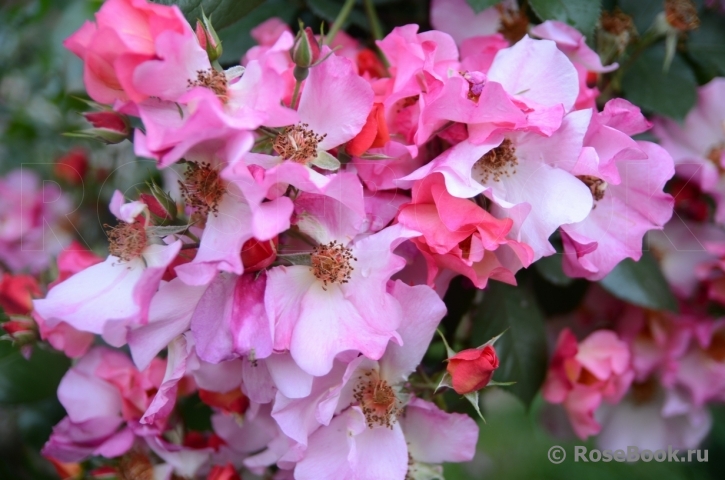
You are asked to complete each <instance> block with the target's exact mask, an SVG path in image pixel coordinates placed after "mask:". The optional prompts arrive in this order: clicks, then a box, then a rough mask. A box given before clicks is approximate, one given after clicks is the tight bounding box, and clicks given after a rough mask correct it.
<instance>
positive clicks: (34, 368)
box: [0, 342, 70, 404]
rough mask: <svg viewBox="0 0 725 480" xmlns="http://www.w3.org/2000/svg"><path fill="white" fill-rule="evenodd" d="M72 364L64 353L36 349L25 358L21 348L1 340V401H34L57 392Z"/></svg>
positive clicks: (2, 402) (10, 402) (14, 402)
mask: <svg viewBox="0 0 725 480" xmlns="http://www.w3.org/2000/svg"><path fill="white" fill-rule="evenodd" d="M69 366H70V360H68V359H67V358H66V357H65V356H64V355H63V354H61V353H57V352H51V351H48V350H43V349H42V348H40V347H35V348H34V349H33V354H32V356H31V357H30V360H26V359H25V358H24V357H23V356H22V355H21V354H20V350H19V349H18V348H15V347H13V346H12V345H11V344H10V343H9V342H0V404H19V403H27V402H34V401H37V400H42V399H44V398H48V397H52V396H54V395H55V393H56V390H57V388H58V384H59V383H60V379H61V378H62V377H63V375H64V374H65V372H66V370H68V367H69Z"/></svg>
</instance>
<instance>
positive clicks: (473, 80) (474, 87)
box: [461, 72, 486, 102]
mask: <svg viewBox="0 0 725 480" xmlns="http://www.w3.org/2000/svg"><path fill="white" fill-rule="evenodd" d="M461 76H462V77H463V78H464V79H465V80H466V81H467V82H468V99H469V100H472V101H474V102H478V99H479V98H480V97H481V92H482V91H483V87H484V86H485V85H486V75H485V74H483V73H481V72H461Z"/></svg>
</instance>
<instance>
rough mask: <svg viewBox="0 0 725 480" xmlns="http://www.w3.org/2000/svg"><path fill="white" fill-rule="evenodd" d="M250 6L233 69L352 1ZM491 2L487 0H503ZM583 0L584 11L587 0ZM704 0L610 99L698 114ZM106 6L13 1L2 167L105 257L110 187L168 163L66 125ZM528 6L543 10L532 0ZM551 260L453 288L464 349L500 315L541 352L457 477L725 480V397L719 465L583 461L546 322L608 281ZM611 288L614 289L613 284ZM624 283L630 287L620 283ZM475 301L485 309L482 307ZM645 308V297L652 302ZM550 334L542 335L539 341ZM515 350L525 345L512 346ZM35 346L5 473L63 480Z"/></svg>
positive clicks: (14, 393) (635, 7)
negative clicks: (265, 39)
mask: <svg viewBox="0 0 725 480" xmlns="http://www.w3.org/2000/svg"><path fill="white" fill-rule="evenodd" d="M160 3H169V2H165V1H164V2H160ZM182 3H183V1H182ZM244 3H245V4H249V8H248V9H247V10H248V11H247V12H246V13H245V14H244V15H243V16H241V18H239V19H238V20H236V21H235V22H233V23H231V24H229V25H227V26H225V27H224V28H223V29H220V30H219V34H220V36H221V38H222V41H223V46H224V54H223V57H222V58H221V63H222V65H224V66H227V65H232V64H235V63H237V62H238V61H239V59H240V58H241V57H242V55H243V54H244V52H245V51H246V50H247V49H248V48H250V47H252V46H253V45H254V42H253V40H252V38H251V37H250V35H249V31H250V30H251V29H252V28H253V27H254V26H256V25H258V24H259V23H261V22H262V21H264V20H266V19H268V18H270V17H273V16H277V17H280V18H282V19H283V20H284V21H285V22H287V23H288V24H290V25H292V26H293V28H294V29H295V30H296V23H297V20H298V19H301V20H302V21H303V22H304V23H305V24H306V25H310V26H313V28H314V29H315V30H316V31H317V30H318V27H317V26H319V25H320V24H321V22H323V21H324V22H327V23H329V22H331V21H332V20H333V19H334V18H335V16H336V15H337V13H338V11H339V9H340V6H341V4H342V2H341V1H337V0H307V1H305V0H266V1H263V0H245V1H244ZM374 3H375V5H376V8H377V12H378V15H379V17H380V23H381V26H382V29H383V34H386V33H387V32H389V31H390V30H391V29H392V28H393V27H395V26H397V25H405V24H408V23H418V24H420V25H421V29H422V30H426V29H429V28H430V21H429V3H428V2H427V1H421V0H375V2H374ZM479 3H480V4H481V5H484V4H485V5H484V6H487V5H488V4H493V3H495V2H485V1H482V2H479ZM523 3H526V2H523ZM566 3H567V4H568V3H569V2H568V1H567V2H566ZM571 3H572V4H576V7H577V8H578V6H579V4H581V3H582V2H581V1H574V2H571ZM584 3H586V2H584ZM590 3H593V4H596V8H597V9H598V8H602V9H604V10H607V11H614V8H615V7H619V8H621V10H622V11H624V12H625V13H626V14H628V15H630V16H631V18H632V19H633V21H634V24H635V26H636V29H637V30H638V31H639V32H645V31H647V30H648V28H649V26H650V25H651V24H652V22H653V21H654V19H655V17H656V15H657V14H658V13H660V12H661V11H662V9H663V2H662V1H659V0H654V1H650V0H628V1H619V2H615V1H604V2H601V3H600V2H596V1H593V2H590ZM695 3H696V5H697V7H698V12H699V16H700V21H701V23H700V27H699V28H698V29H696V30H694V31H692V32H690V33H689V34H688V36H687V38H686V40H685V41H686V45H680V46H679V48H678V49H677V52H676V53H675V55H674V59H673V62H672V67H671V68H670V70H669V71H668V72H667V73H663V72H662V69H661V68H660V67H661V64H662V59H663V58H664V56H665V45H664V42H656V43H653V44H652V45H650V46H648V48H647V49H646V50H644V51H642V52H639V54H638V55H637V56H635V57H631V58H630V61H629V62H628V63H627V64H625V67H626V69H625V70H624V71H623V72H622V74H621V75H619V76H617V77H616V82H614V84H613V85H612V87H611V88H610V89H608V90H607V91H605V97H611V96H615V95H621V96H624V97H626V98H628V99H629V100H631V101H632V102H633V103H635V104H637V105H639V106H641V107H642V108H643V110H644V111H645V112H646V113H648V114H660V115H665V116H669V117H671V118H675V119H679V120H681V119H682V118H684V116H685V115H686V114H687V112H688V111H689V110H690V108H691V107H692V106H693V105H694V103H695V98H696V93H695V89H696V87H697V86H698V85H702V84H704V83H706V82H708V81H709V80H710V79H712V78H713V77H715V76H723V75H725V20H724V19H723V16H722V13H720V12H718V11H717V9H716V8H709V7H711V5H709V4H710V3H712V2H707V3H708V5H706V2H704V1H699V2H695ZM100 4H101V2H100V1H98V0H3V1H2V2H0V175H4V174H7V173H8V172H10V171H12V170H15V169H17V168H19V167H21V166H23V168H30V169H32V170H34V171H37V172H38V174H39V175H40V178H42V179H44V180H47V181H51V182H54V183H55V184H57V185H59V186H60V187H61V189H62V190H63V192H65V193H66V194H67V195H68V196H69V197H70V198H69V201H70V202H71V204H72V205H74V206H75V207H77V208H75V210H73V213H72V214H71V215H70V216H69V218H68V219H67V221H66V220H64V222H65V223H64V224H62V225H60V227H59V228H60V229H61V230H62V231H63V232H64V234H66V235H69V236H72V237H74V238H75V239H76V240H82V241H83V242H84V243H85V246H87V247H89V248H91V249H93V250H94V251H96V252H97V253H98V254H100V255H105V253H106V252H105V248H106V241H105V236H104V233H103V229H102V225H103V223H104V222H105V221H106V217H105V215H107V214H106V213H105V212H106V208H105V206H106V205H107V203H108V200H109V198H110V194H111V193H112V192H113V191H114V189H115V188H120V189H122V190H127V189H128V188H131V187H133V186H134V185H142V184H143V183H144V182H145V181H146V180H149V179H150V178H152V177H154V176H158V173H157V172H156V169H155V167H154V166H153V165H152V164H150V163H149V162H148V161H147V160H141V159H137V158H136V157H135V156H134V154H133V151H132V146H131V144H130V143H129V142H124V143H121V144H119V145H113V146H107V145H103V144H101V143H99V142H94V141H92V140H86V139H79V138H75V137H69V136H65V135H64V134H65V133H68V132H74V131H78V130H82V129H84V128H87V124H86V122H85V120H84V119H83V117H82V116H81V115H79V112H83V111H86V110H88V107H87V105H86V104H85V103H84V100H85V99H87V96H86V95H85V93H84V87H83V81H82V64H81V62H80V60H78V59H77V58H76V57H74V56H73V55H72V54H70V53H69V52H68V51H66V50H65V49H64V48H63V46H62V41H63V39H65V38H66V37H67V36H68V35H69V34H70V33H72V32H73V31H75V30H76V29H77V28H79V27H80V25H81V24H82V23H83V22H84V21H85V20H86V19H90V18H92V16H93V13H94V12H95V11H96V10H97V9H98V8H99V6H100ZM528 15H530V16H531V17H532V19H535V18H536V16H535V14H534V13H533V12H532V11H531V10H528ZM212 20H213V18H212ZM595 20H596V19H595ZM536 21H537V22H538V21H539V20H536ZM595 23H596V21H595V22H594V23H593V24H592V25H591V28H590V31H589V35H588V36H589V38H590V39H591V38H594V37H593V35H592V33H593V32H594V29H595V28H596V27H595ZM346 27H347V28H346V31H347V32H348V33H349V34H350V35H352V36H354V37H356V38H359V39H361V40H362V41H364V42H365V43H367V44H369V45H373V32H371V31H370V28H369V27H368V22H367V19H366V16H365V13H364V10H363V5H362V2H358V4H357V5H356V6H355V9H354V11H353V12H352V14H351V15H350V17H349V20H348V24H347V25H346ZM724 108H725V107H724ZM68 165H70V166H71V167H73V171H74V172H76V171H78V170H79V169H80V170H81V173H82V178H81V182H82V187H83V188H78V187H79V179H78V178H76V177H75V176H74V175H73V174H69V173H68V170H67V169H64V167H63V166H68ZM0 201H1V200H0ZM99 206H100V208H99ZM0 211H1V207H0ZM544 260H545V261H542V262H540V264H537V265H536V266H535V267H533V268H530V269H529V270H527V271H522V272H520V275H519V276H518V279H519V284H520V285H521V286H522V289H520V290H515V289H512V288H510V287H506V286H501V285H495V286H493V287H492V290H493V291H491V290H489V291H487V294H486V295H487V296H486V297H485V298H484V299H483V303H481V299H480V298H478V299H476V295H477V294H478V293H477V291H476V290H475V289H474V288H473V287H472V286H471V285H470V284H467V283H466V282H465V281H461V280H460V279H457V280H455V281H454V284H453V285H452V287H451V289H450V291H449V294H448V295H447V296H446V299H445V300H446V303H447V305H448V308H449V314H448V316H447V317H446V319H445V320H444V323H443V330H444V331H445V333H446V335H447V336H448V337H449V338H451V339H452V341H454V342H459V344H458V346H459V347H460V346H464V344H466V343H467V342H470V344H473V345H478V344H481V343H483V342H484V341H486V340H487V339H488V338H490V337H491V336H492V335H491V332H498V331H500V330H502V329H499V330H496V328H497V326H496V325H506V324H510V323H511V322H513V323H517V322H518V325H519V327H518V328H519V329H520V330H521V331H522V332H524V338H523V339H522V338H521V336H519V337H517V336H513V338H514V339H516V340H513V339H512V340H510V342H514V341H520V342H523V343H520V344H519V345H523V348H525V349H530V351H531V352H533V353H532V354H531V355H528V354H527V352H524V353H523V355H522V357H521V358H523V360H522V362H524V363H522V364H521V365H518V366H516V365H511V364H510V363H509V364H507V365H506V366H503V367H502V369H501V370H502V373H501V374H502V375H503V376H504V377H507V378H502V380H516V381H517V386H515V387H514V388H509V389H506V388H497V387H494V388H489V389H486V391H485V393H484V394H483V398H482V405H483V414H484V416H485V417H486V423H483V422H481V425H480V427H481V433H480V442H479V450H478V455H477V457H476V459H475V460H474V461H473V462H470V463H468V464H460V465H447V466H446V478H447V479H448V480H464V479H483V478H506V479H518V478H527V479H528V478H542V479H548V478H552V479H553V478H591V479H596V478H612V477H616V478H632V479H650V478H651V479H658V480H666V479H705V478H713V479H715V478H723V472H725V408H724V407H722V406H719V405H716V406H713V407H712V408H711V411H712V415H713V419H714V422H713V428H712V430H711V432H710V433H709V435H708V436H707V438H706V439H705V441H704V443H703V444H702V446H701V447H700V448H702V449H707V450H708V452H709V455H708V462H707V463H697V462H695V463H691V464H687V463H684V464H682V463H679V464H673V463H657V462H655V461H652V462H649V463H643V462H638V463H636V464H622V463H616V462H611V463H604V462H599V463H588V464H587V463H577V462H574V460H573V456H574V455H573V454H574V450H573V447H574V445H586V446H587V447H588V448H590V449H591V448H596V445H595V443H594V442H593V441H588V442H581V441H579V440H577V439H576V438H575V437H574V436H573V434H572V433H571V432H569V431H563V430H562V429H561V428H558V427H557V425H561V424H562V422H561V418H559V417H560V416H561V415H562V412H561V411H560V410H557V409H554V408H551V406H547V405H545V404H544V402H543V401H542V399H541V397H540V394H539V393H537V391H538V387H539V386H540V384H541V382H542V380H543V375H544V374H545V371H546V368H545V367H546V363H545V362H546V352H547V350H548V351H551V350H552V347H553V341H554V340H555V336H552V335H549V337H551V338H549V339H548V345H547V340H546V336H545V335H543V334H542V332H544V331H545V329H548V328H549V326H550V325H553V324H555V323H556V322H557V319H560V318H561V317H562V316H566V315H570V314H573V312H577V311H579V310H580V309H581V308H582V307H581V306H582V303H583V301H584V298H585V296H586V295H587V294H588V293H591V292H590V290H591V289H592V288H600V287H599V286H596V285H593V284H591V283H590V282H586V281H582V280H577V281H572V280H570V279H568V278H566V277H564V276H563V273H562V272H561V266H560V264H561V262H560V260H558V261H557V259H556V258H555V257H554V258H553V259H552V260H548V259H544ZM650 265H654V267H653V268H654V269H655V270H656V269H657V264H656V261H654V260H651V262H650ZM46 275H50V276H51V278H48V279H46V280H52V279H53V278H54V277H53V275H54V273H53V271H52V267H51V269H50V271H49V273H46ZM639 275H644V276H648V275H653V276H655V277H657V278H661V277H662V276H661V274H660V273H659V272H658V271H654V272H653V273H652V272H649V271H647V270H645V271H644V273H643V274H639ZM658 285H659V286H658ZM658 285H654V286H652V284H649V287H648V288H650V295H652V296H653V298H648V299H645V300H644V304H647V302H650V303H649V304H648V305H647V306H649V307H652V306H653V303H652V302H654V308H655V309H656V306H657V305H658V303H657V302H660V304H664V305H665V306H666V304H667V302H670V303H671V301H672V300H671V299H669V300H668V298H667V297H668V296H671V295H672V294H671V293H670V292H669V291H668V290H667V288H666V285H665V286H664V287H663V286H662V285H664V281H662V282H660V284H658ZM609 287H610V288H608V286H607V285H605V288H608V289H609V290H610V293H612V292H611V290H612V288H611V285H610V286H609ZM630 287H631V285H628V284H627V283H626V282H624V283H621V284H620V285H619V288H620V290H627V289H629V288H630ZM613 288H614V290H617V286H616V285H615V286H614V287H613ZM613 293H614V295H615V296H618V297H619V298H620V299H621V298H623V297H624V298H626V297H627V295H626V293H625V294H624V295H617V292H613ZM618 301H619V300H618ZM474 302H476V303H477V304H478V305H479V307H478V308H476V309H474V310H471V309H470V306H471V305H472V304H474ZM487 302H488V303H487ZM634 303H637V299H636V298H635V299H634ZM638 304H639V305H642V304H643V303H642V300H641V299H640V303H638ZM479 325H484V326H479ZM489 330H490V331H489ZM527 331H530V332H532V333H531V334H530V337H531V338H526V334H525V332H527ZM494 334H495V333H494ZM536 335H539V336H540V337H541V338H540V339H539V340H537V339H536V338H534V337H535V336H536ZM504 348H511V346H510V345H509V346H508V347H506V346H505V345H504ZM22 353H23V352H21V351H20V348H19V347H18V346H13V344H12V343H11V342H8V341H0V480H26V479H27V480H42V479H57V478H58V476H57V474H56V473H55V470H54V469H53V467H52V465H51V464H50V463H49V462H47V461H46V460H45V459H43V458H42V457H41V456H40V454H39V450H40V448H41V447H42V445H43V444H44V442H45V441H46V440H47V438H48V436H49V434H50V431H51V428H52V426H53V425H55V424H56V423H57V422H58V421H59V420H60V419H61V418H62V417H63V416H64V411H63V408H62V407H61V405H60V404H59V403H58V401H57V399H56V397H55V392H56V389H57V386H58V383H59V381H60V379H61V377H62V376H63V374H64V373H65V371H66V370H67V368H68V367H69V365H70V360H68V359H67V358H66V357H65V356H64V355H62V354H59V353H57V352H54V351H53V350H52V349H50V348H49V347H44V346H42V345H36V346H34V347H33V349H32V355H30V359H29V360H26V359H25V358H24V356H23V355H22ZM26 353H27V352H26ZM527 355H528V356H527ZM542 355H543V361H542ZM443 356H444V350H443V345H442V343H440V342H436V343H434V344H433V345H432V346H431V349H430V351H429V354H428V356H427V357H426V363H427V364H429V365H436V364H437V365H440V361H441V360H442V358H443ZM501 356H502V359H503V358H505V357H506V356H505V354H502V355H501ZM522 372H527V373H522ZM524 377H526V378H524ZM444 399H445V401H446V402H447V404H448V407H449V408H450V409H451V410H459V411H466V412H469V413H471V412H470V407H469V406H468V405H467V404H466V403H465V402H462V401H461V400H460V398H456V396H455V394H450V393H449V394H446V396H445V398H444ZM185 412H186V413H185V415H188V416H189V417H190V418H189V421H190V422H193V421H194V420H193V418H192V417H195V416H198V417H199V418H200V420H199V422H202V424H203V422H204V420H203V418H202V417H203V415H204V414H206V413H207V412H206V411H203V409H201V408H196V406H195V405H191V404H190V405H189V408H187V409H186V410H185ZM207 421H208V420H207ZM645 428H646V427H645ZM553 445H561V446H563V447H564V448H565V449H566V452H567V455H568V457H567V459H566V460H565V461H564V462H563V463H562V464H559V465H554V464H552V463H551V462H549V460H548V458H547V452H548V450H549V449H550V448H551V447H552V446H553ZM371 461H374V460H371ZM129 480H130V479H129Z"/></svg>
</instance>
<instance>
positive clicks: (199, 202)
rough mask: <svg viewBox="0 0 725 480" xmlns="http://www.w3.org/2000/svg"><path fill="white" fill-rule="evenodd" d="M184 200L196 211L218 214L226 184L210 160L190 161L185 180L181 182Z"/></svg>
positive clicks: (201, 213)
mask: <svg viewBox="0 0 725 480" xmlns="http://www.w3.org/2000/svg"><path fill="white" fill-rule="evenodd" d="M179 185H180V186H181V194H182V196H183V197H184V201H185V202H186V204H187V205H188V206H190V207H192V208H193V209H194V210H195V211H196V213H198V214H200V215H203V216H206V215H208V214H209V212H211V213H214V214H215V215H216V213H217V211H218V207H219V200H220V199H221V197H222V195H223V194H224V184H223V183H222V181H221V179H220V178H219V172H218V171H217V170H216V169H215V168H212V166H211V164H210V163H208V162H202V163H189V166H188V167H187V169H186V172H184V181H183V182H179Z"/></svg>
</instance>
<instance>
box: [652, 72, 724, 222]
mask: <svg viewBox="0 0 725 480" xmlns="http://www.w3.org/2000/svg"><path fill="white" fill-rule="evenodd" d="M723 104H725V78H715V79H713V80H712V81H710V83H708V84H707V85H704V86H702V87H700V88H699V90H698V100H697V104H696V105H695V107H694V108H693V109H692V110H690V113H688V114H687V117H686V118H685V121H684V124H680V123H678V122H675V121H674V120H669V119H666V118H660V117H658V118H656V119H655V120H654V127H653V133H654V134H655V135H656V136H657V137H658V138H659V140H660V144H661V145H662V146H663V147H664V148H665V149H666V150H667V151H668V152H669V153H670V155H672V158H673V159H674V161H675V168H676V171H677V175H678V176H679V177H681V178H683V179H686V180H690V181H694V182H696V183H697V185H699V186H700V188H701V189H702V190H703V191H704V192H705V193H708V194H710V195H712V196H713V198H714V199H715V202H716V203H717V211H716V213H715V220H716V221H717V222H718V223H725V207H724V205H725V204H724V203H723V192H725V176H723V175H721V173H720V171H721V169H722V167H723V165H725V112H724V111H723V109H722V105H723Z"/></svg>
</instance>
